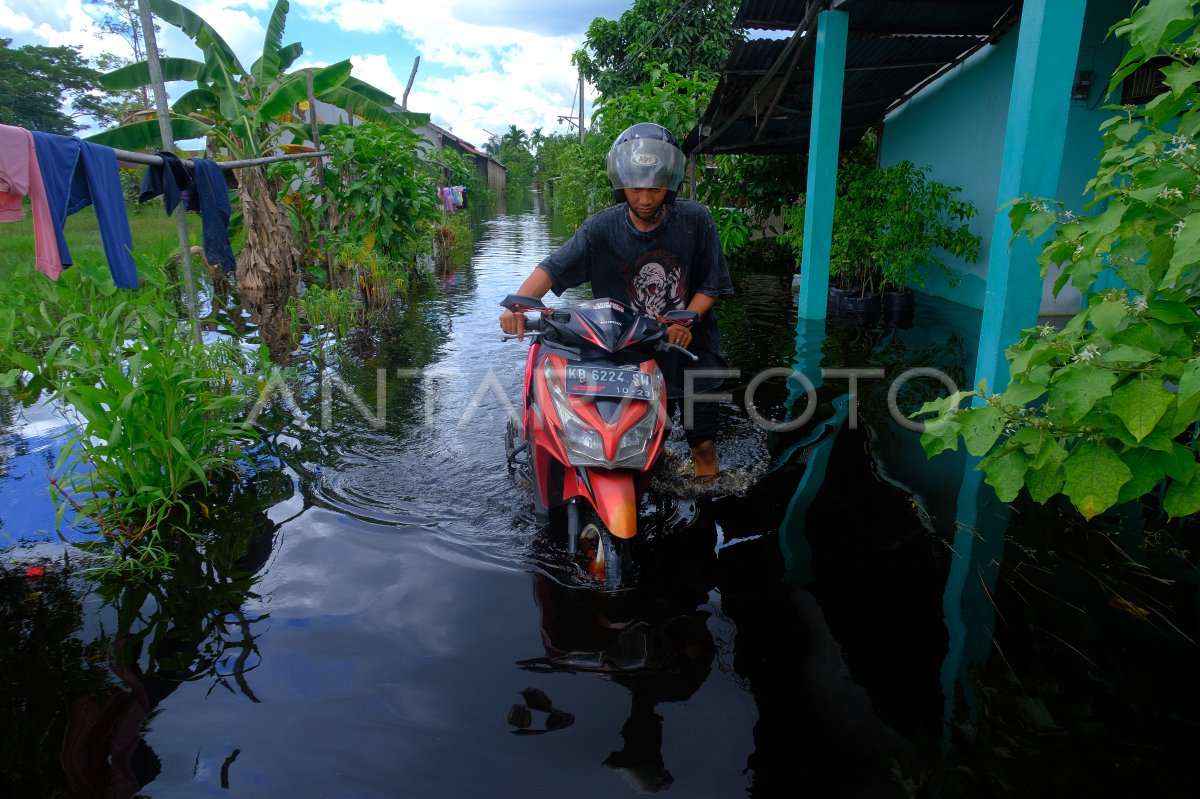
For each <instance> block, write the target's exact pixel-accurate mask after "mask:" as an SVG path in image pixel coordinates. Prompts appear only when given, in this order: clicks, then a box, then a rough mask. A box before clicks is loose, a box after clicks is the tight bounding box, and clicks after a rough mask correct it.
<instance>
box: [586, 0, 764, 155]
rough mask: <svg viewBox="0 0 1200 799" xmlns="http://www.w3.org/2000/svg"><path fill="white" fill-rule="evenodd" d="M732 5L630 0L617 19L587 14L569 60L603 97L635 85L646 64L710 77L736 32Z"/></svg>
mask: <svg viewBox="0 0 1200 799" xmlns="http://www.w3.org/2000/svg"><path fill="white" fill-rule="evenodd" d="M738 5H739V3H738V2H736V1H735V0H634V3H633V5H632V6H631V7H630V8H629V9H628V10H627V11H625V12H624V13H623V14H621V16H620V18H619V19H616V20H610V19H605V18H603V17H597V18H595V19H594V20H592V24H591V25H590V26H588V31H587V38H586V40H585V43H584V47H583V49H580V50H578V51H576V53H575V55H574V56H573V57H572V61H573V62H574V63H575V65H576V66H577V67H578V68H579V70H580V72H582V73H583V75H584V77H586V78H587V79H588V80H589V81H590V82H591V83H592V84H593V85H595V86H596V88H597V89H598V90H599V91H600V93H601V94H602V95H604V96H606V97H614V96H617V95H619V94H623V93H625V92H626V91H629V90H630V89H633V88H635V87H636V86H637V85H638V84H639V83H640V82H641V81H642V80H643V77H642V76H643V74H644V72H645V70H646V68H647V67H648V66H649V65H650V64H661V65H662V67H663V70H664V71H665V72H674V73H680V74H687V75H693V74H698V75H699V76H700V79H702V80H715V79H716V78H717V77H718V76H719V75H720V71H721V68H722V67H723V66H724V65H725V61H726V59H727V58H728V57H729V50H730V48H731V47H732V46H733V43H734V42H736V41H739V40H740V39H741V38H742V35H741V34H740V33H739V32H738V31H736V30H735V29H734V27H733V18H734V14H735V12H736V11H737V7H738ZM662 124H664V125H665V124H666V123H665V122H664V123H662ZM610 141H611V139H610Z"/></svg>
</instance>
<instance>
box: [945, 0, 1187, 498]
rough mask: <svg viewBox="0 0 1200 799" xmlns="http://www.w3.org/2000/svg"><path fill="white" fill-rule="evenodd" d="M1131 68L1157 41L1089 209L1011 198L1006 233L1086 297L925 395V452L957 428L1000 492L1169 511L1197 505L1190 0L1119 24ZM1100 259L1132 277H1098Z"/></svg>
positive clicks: (1105, 156) (1142, 11)
mask: <svg viewBox="0 0 1200 799" xmlns="http://www.w3.org/2000/svg"><path fill="white" fill-rule="evenodd" d="M1113 30H1114V32H1115V33H1116V34H1117V35H1119V36H1122V37H1124V38H1127V39H1128V40H1129V44H1130V51H1129V54H1128V55H1127V56H1126V58H1125V59H1124V61H1123V62H1122V64H1121V66H1120V67H1119V68H1118V70H1117V71H1116V73H1115V74H1114V75H1113V78H1112V82H1111V83H1110V86H1109V89H1110V92H1111V91H1112V90H1113V89H1115V88H1116V87H1117V85H1119V82H1120V81H1121V80H1122V79H1123V78H1124V77H1125V76H1126V75H1128V74H1129V73H1130V72H1131V71H1132V70H1133V69H1135V68H1137V66H1138V65H1139V64H1141V63H1144V62H1145V61H1146V60H1148V59H1150V58H1154V57H1157V56H1165V57H1166V59H1167V61H1168V63H1167V65H1166V66H1165V67H1163V68H1162V73H1163V78H1164V81H1165V84H1166V91H1165V92H1164V93H1163V94H1161V95H1159V96H1158V97H1157V98H1155V99H1154V100H1152V101H1151V102H1150V103H1148V104H1147V105H1146V106H1145V107H1141V108H1133V107H1127V108H1121V107H1114V110H1116V111H1117V112H1118V113H1117V114H1116V115H1115V116H1113V117H1112V118H1111V119H1109V120H1108V121H1107V122H1105V123H1104V125H1103V126H1102V131H1103V134H1104V150H1103V152H1102V154H1101V157H1100V162H1099V168H1098V170H1097V173H1096V177H1095V178H1094V179H1093V180H1092V181H1091V182H1090V183H1089V184H1088V188H1089V189H1090V190H1091V191H1092V192H1093V193H1094V195H1095V201H1094V202H1093V204H1092V208H1094V209H1095V211H1096V212H1095V213H1094V214H1093V215H1091V216H1082V217H1076V216H1075V215H1074V214H1072V213H1069V212H1062V211H1061V210H1060V209H1061V206H1059V205H1057V204H1055V203H1053V202H1050V201H1046V200H1034V199H1030V198H1024V199H1021V200H1018V201H1015V202H1014V203H1012V207H1011V209H1010V212H1009V218H1010V219H1011V221H1012V225H1013V234H1014V239H1015V238H1016V237H1017V236H1026V237H1028V238H1029V239H1030V240H1038V239H1040V238H1041V237H1042V236H1043V235H1044V234H1047V233H1048V232H1050V231H1053V234H1052V235H1051V236H1050V238H1049V239H1048V241H1047V243H1046V244H1045V246H1044V247H1043V249H1042V250H1041V253H1040V255H1039V259H1038V260H1039V262H1040V263H1041V267H1042V275H1043V277H1044V276H1045V275H1046V274H1047V273H1048V271H1049V269H1050V268H1051V267H1053V266H1061V267H1062V269H1063V271H1062V276H1061V277H1060V278H1059V279H1058V282H1057V284H1056V286H1055V291H1056V292H1057V291H1058V290H1060V289H1061V288H1062V287H1063V286H1065V285H1066V284H1067V283H1068V282H1070V283H1071V284H1073V285H1075V286H1076V287H1078V288H1079V289H1080V290H1081V291H1083V292H1084V293H1085V295H1086V296H1087V304H1086V307H1085V308H1084V309H1083V310H1082V311H1080V312H1079V313H1078V314H1077V315H1075V316H1074V317H1073V318H1072V319H1071V320H1070V321H1069V322H1067V323H1066V325H1065V326H1063V327H1062V329H1056V328H1055V327H1053V326H1050V325H1045V326H1042V327H1038V328H1033V329H1031V330H1028V331H1025V333H1024V335H1023V336H1022V338H1021V339H1020V340H1019V341H1017V342H1016V343H1015V344H1013V345H1012V346H1011V347H1009V349H1008V351H1007V356H1008V360H1009V365H1010V366H1009V371H1010V375H1011V377H1010V383H1009V385H1008V388H1007V389H1006V390H1005V391H1004V392H1002V393H999V394H988V392H987V386H980V387H979V390H978V391H976V392H970V393H969V394H968V395H966V396H973V397H979V398H982V399H983V400H984V401H985V403H986V404H983V405H980V406H979V407H975V408H970V409H966V410H956V407H957V405H958V401H959V399H960V398H958V397H956V398H951V399H950V400H945V401H939V402H935V403H930V404H929V405H927V406H926V408H925V409H924V411H926V412H931V413H934V414H936V416H935V418H934V419H933V421H931V422H930V423H929V427H928V428H927V431H926V433H925V434H924V435H923V436H922V443H923V444H924V445H925V448H926V451H927V452H928V453H929V454H931V455H932V454H935V453H936V452H938V451H940V450H941V449H943V448H950V449H953V448H955V447H956V446H957V439H958V437H959V436H961V437H962V438H963V440H964V442H965V443H966V446H967V449H968V451H970V452H972V453H973V454H976V455H980V456H983V461H982V462H981V464H980V468H982V469H984V470H985V472H986V473H987V480H988V482H989V483H991V484H992V485H993V486H995V487H996V489H997V493H998V494H999V495H1000V497H1001V498H1002V499H1004V500H1006V501H1007V500H1011V499H1013V498H1014V497H1015V496H1016V495H1017V493H1018V492H1019V491H1020V489H1021V488H1022V487H1024V488H1025V489H1027V490H1028V491H1029V493H1030V495H1031V496H1032V497H1033V499H1035V500H1036V501H1038V502H1046V501H1048V500H1049V499H1050V498H1052V497H1054V496H1055V495H1058V494H1062V495H1064V496H1066V497H1067V498H1068V499H1070V501H1071V502H1072V503H1073V504H1074V505H1075V507H1076V508H1077V509H1078V511H1079V512H1080V513H1081V514H1082V515H1083V516H1084V517H1085V518H1088V519H1091V518H1093V517H1095V516H1096V515H1097V514H1099V513H1102V512H1103V511H1105V510H1106V509H1108V508H1110V507H1112V506H1113V505H1115V504H1117V503H1123V502H1129V501H1133V500H1136V499H1139V498H1141V497H1143V496H1145V495H1147V494H1151V493H1156V494H1157V495H1158V496H1160V497H1161V503H1162V508H1163V510H1164V511H1165V512H1166V513H1167V515H1169V516H1172V517H1180V516H1190V515H1192V514H1194V513H1197V512H1198V511H1200V475H1198V473H1200V465H1198V464H1197V459H1196V448H1197V445H1196V435H1197V433H1196V431H1197V421H1198V420H1200V317H1198V316H1197V310H1198V309H1200V154H1198V153H1197V149H1198V146H1200V145H1198V144H1197V142H1196V137H1197V135H1198V134H1200V111H1198V109H1197V105H1196V100H1197V93H1198V90H1197V78H1198V77H1200V73H1198V72H1197V70H1198V67H1197V66H1196V58H1197V56H1198V55H1200V14H1198V13H1197V4H1196V3H1195V2H1192V1H1189V0H1183V1H1179V0H1151V1H1150V2H1149V3H1144V4H1141V5H1139V6H1138V8H1137V9H1136V10H1135V11H1134V13H1133V14H1132V16H1131V17H1130V18H1129V19H1127V20H1124V21H1123V22H1121V23H1119V24H1118V25H1116V26H1114V29H1113ZM1106 270H1111V271H1112V272H1114V273H1115V275H1116V277H1117V278H1119V279H1120V280H1121V281H1122V282H1123V283H1124V284H1125V286H1126V287H1127V288H1122V289H1109V290H1105V291H1094V289H1093V285H1094V283H1095V282H1096V278H1097V277H1098V276H1099V275H1100V273H1101V272H1104V271H1106Z"/></svg>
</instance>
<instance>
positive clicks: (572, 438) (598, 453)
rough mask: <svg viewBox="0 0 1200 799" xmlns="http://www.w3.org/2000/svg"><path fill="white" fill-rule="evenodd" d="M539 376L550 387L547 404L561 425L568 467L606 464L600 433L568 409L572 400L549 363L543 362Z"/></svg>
mask: <svg viewBox="0 0 1200 799" xmlns="http://www.w3.org/2000/svg"><path fill="white" fill-rule="evenodd" d="M542 374H544V375H545V376H546V385H547V386H549V387H550V402H551V403H552V404H553V405H554V412H555V414H556V415H557V416H558V418H559V420H560V421H561V422H562V425H563V445H564V446H565V447H566V450H567V458H568V459H569V460H570V461H571V465H572V466H607V465H609V464H608V460H607V459H606V458H605V457H604V441H603V439H602V438H601V437H600V433H598V432H597V431H596V429H595V428H593V427H592V426H591V425H590V424H588V423H587V422H585V421H583V420H582V419H580V418H579V417H578V416H576V415H575V411H573V410H571V401H570V399H569V398H568V397H567V392H566V390H565V389H564V388H563V384H562V380H560V379H559V377H558V375H557V373H556V372H555V371H554V367H553V365H551V363H550V361H549V360H547V361H546V362H545V365H544V366H543V368H542Z"/></svg>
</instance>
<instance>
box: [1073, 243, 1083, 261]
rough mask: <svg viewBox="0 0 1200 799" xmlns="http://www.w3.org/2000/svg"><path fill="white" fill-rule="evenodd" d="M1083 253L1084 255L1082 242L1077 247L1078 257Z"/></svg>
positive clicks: (1076, 254)
mask: <svg viewBox="0 0 1200 799" xmlns="http://www.w3.org/2000/svg"><path fill="white" fill-rule="evenodd" d="M1081 255H1083V245H1082V244H1080V245H1079V246H1078V247H1076V248H1075V257H1076V258H1078V257H1079V256H1081Z"/></svg>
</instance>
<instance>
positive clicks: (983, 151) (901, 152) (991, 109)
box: [880, 0, 1130, 313]
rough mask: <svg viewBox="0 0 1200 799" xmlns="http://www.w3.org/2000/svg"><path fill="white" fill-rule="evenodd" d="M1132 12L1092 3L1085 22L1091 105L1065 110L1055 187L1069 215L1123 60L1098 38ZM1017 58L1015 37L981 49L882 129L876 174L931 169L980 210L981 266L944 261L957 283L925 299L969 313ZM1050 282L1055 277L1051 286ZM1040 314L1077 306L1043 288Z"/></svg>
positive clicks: (1115, 3)
mask: <svg viewBox="0 0 1200 799" xmlns="http://www.w3.org/2000/svg"><path fill="white" fill-rule="evenodd" d="M1129 5H1130V4H1129V0H1089V2H1088V10H1087V14H1086V15H1085V17H1084V27H1083V37H1082V41H1083V42H1084V44H1083V45H1082V46H1081V47H1080V54H1079V63H1078V66H1077V70H1078V69H1087V70H1091V71H1092V72H1093V79H1092V90H1091V96H1090V97H1089V99H1088V101H1086V102H1083V101H1072V102H1071V109H1070V112H1069V117H1068V120H1067V145H1066V152H1065V153H1064V157H1063V164H1062V172H1061V175H1060V178H1059V187H1058V199H1060V200H1062V201H1063V202H1065V203H1066V204H1067V207H1069V208H1071V209H1072V210H1075V211H1081V210H1083V207H1084V206H1085V205H1086V202H1087V199H1086V198H1085V197H1084V193H1083V192H1084V186H1085V185H1086V184H1087V182H1088V180H1090V179H1091V178H1092V177H1093V176H1094V175H1095V173H1096V156H1097V155H1098V153H1099V151H1100V146H1101V137H1100V132H1099V127H1100V123H1101V122H1103V121H1104V120H1105V119H1107V118H1108V117H1109V116H1110V114H1111V112H1109V111H1104V110H1102V109H1101V108H1100V106H1102V105H1104V104H1105V101H1104V100H1103V97H1102V95H1103V93H1104V89H1105V88H1106V87H1107V84H1108V78H1109V76H1110V75H1111V74H1112V72H1113V70H1114V69H1115V68H1116V65H1117V63H1118V62H1119V61H1120V58H1121V55H1122V53H1123V51H1124V48H1123V46H1122V45H1121V43H1120V42H1119V41H1117V40H1115V39H1111V38H1109V39H1107V40H1106V38H1105V37H1106V34H1107V33H1108V28H1109V26H1111V25H1112V23H1113V22H1116V21H1117V20H1119V19H1122V18H1124V17H1126V16H1128V13H1129ZM1016 50H1017V35H1016V28H1014V29H1013V30H1012V31H1010V33H1009V34H1008V35H1007V36H1005V37H1004V39H1002V40H1001V41H1000V42H999V43H997V44H995V45H992V46H989V47H985V48H984V49H983V50H981V51H980V52H978V53H976V54H975V55H974V56H973V57H972V58H971V59H969V60H968V61H967V62H966V63H964V64H961V65H959V66H958V67H956V68H954V69H953V70H951V71H950V72H949V73H947V74H946V75H944V76H942V77H941V78H940V79H939V80H938V81H936V82H935V83H933V84H931V85H930V86H928V87H927V88H926V89H925V90H924V91H922V92H921V93H920V94H918V95H917V96H916V97H915V98H913V99H912V100H911V101H909V102H908V103H906V104H905V105H903V106H901V107H900V108H899V109H897V110H896V111H895V112H894V113H893V114H892V115H891V116H889V117H888V118H887V120H886V121H885V123H884V129H883V139H882V143H881V150H880V163H881V164H882V165H883V166H890V165H892V164H895V163H897V162H899V161H903V160H909V161H912V162H914V163H916V164H919V165H928V166H930V167H932V170H931V172H930V174H931V176H932V177H933V178H934V179H936V180H940V181H942V182H943V183H946V184H949V185H952V186H961V187H962V197H963V198H964V199H967V200H970V201H971V202H973V203H974V204H975V206H976V207H977V208H979V215H978V216H976V217H975V219H973V220H972V221H971V229H972V230H973V231H974V232H975V233H977V234H978V235H980V236H981V237H982V238H983V246H982V253H983V254H982V255H981V256H980V260H979V262H977V263H975V264H968V263H966V262H965V261H963V260H962V259H957V258H954V257H953V256H951V257H947V258H945V261H946V263H947V264H948V265H949V266H950V267H951V268H953V269H955V270H956V271H958V272H960V273H961V274H962V276H963V279H962V282H961V283H960V284H959V285H958V286H957V287H951V286H950V285H949V284H948V283H947V282H946V281H945V280H943V279H941V278H931V279H929V280H927V281H926V285H925V289H924V290H925V292H926V293H928V294H930V295H932V296H935V297H942V298H945V299H950V300H953V301H954V302H958V303H960V304H963V305H967V306H969V307H972V308H982V307H983V288H984V281H985V280H986V278H987V264H986V263H985V260H986V257H987V253H988V249H989V247H990V245H991V236H992V224H993V220H994V215H995V213H996V212H997V210H998V209H997V208H996V191H997V187H998V184H999V177H1000V161H1001V157H1002V155H1003V147H1004V142H1003V137H1004V128H1005V123H1006V121H1007V119H1006V117H1007V114H1008V98H1009V93H1010V91H1011V88H1012V72H1013V61H1014V59H1015V57H1016ZM1052 280H1053V276H1051V277H1050V278H1049V280H1048V283H1049V282H1052ZM1042 305H1043V308H1042V309H1043V312H1044V313H1056V312H1057V313H1069V312H1073V310H1074V309H1077V308H1078V307H1079V296H1078V294H1077V293H1072V294H1068V293H1067V292H1066V291H1064V294H1063V296H1062V297H1060V300H1059V302H1057V303H1055V302H1054V301H1053V299H1052V298H1051V297H1050V293H1049V288H1048V286H1047V288H1046V289H1045V291H1044V293H1043V303H1042Z"/></svg>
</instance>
